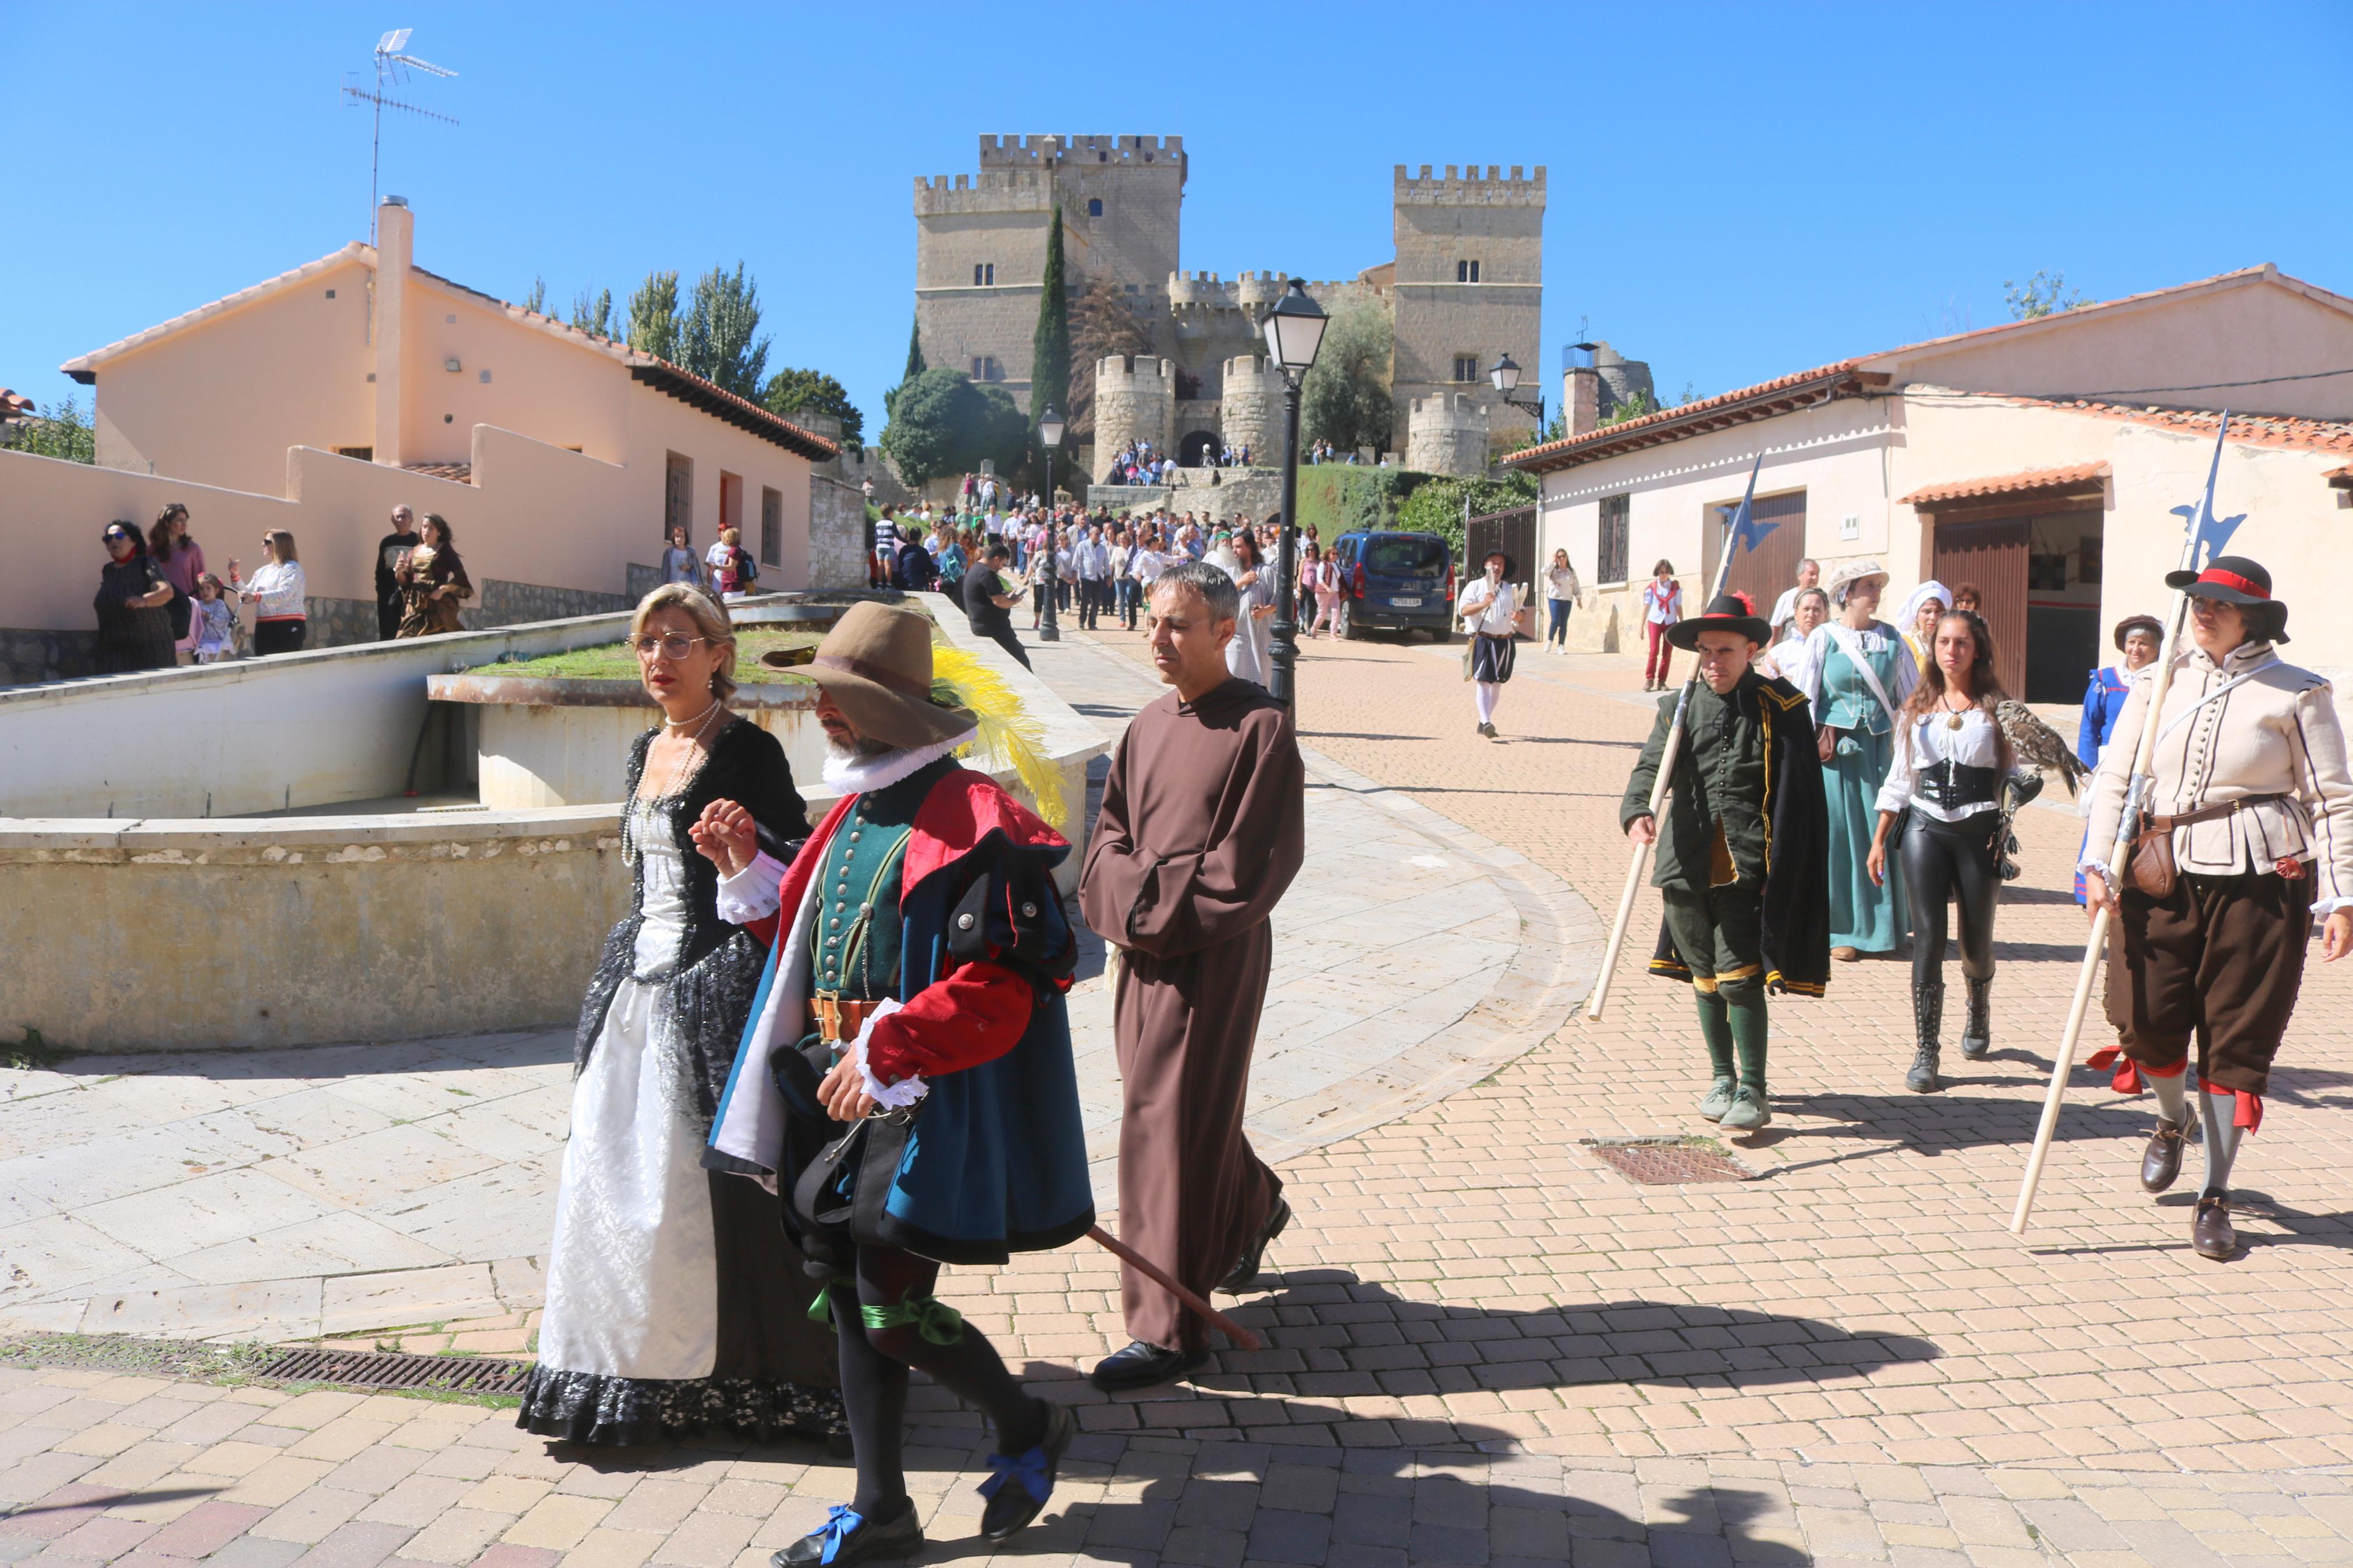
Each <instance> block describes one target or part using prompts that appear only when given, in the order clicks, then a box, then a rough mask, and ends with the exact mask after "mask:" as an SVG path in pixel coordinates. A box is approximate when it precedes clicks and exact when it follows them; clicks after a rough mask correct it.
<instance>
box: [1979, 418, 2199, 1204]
mask: <svg viewBox="0 0 2353 1568" xmlns="http://www.w3.org/2000/svg"><path fill="white" fill-rule="evenodd" d="M2230 427H2231V416H2230V412H2229V410H2227V409H2226V410H2224V411H2223V414H2222V424H2221V428H2220V429H2218V430H2216V431H2215V432H2214V462H2213V466H2212V468H2209V469H2208V470H2207V474H2206V499H2205V500H2204V502H2203V503H2202V504H2200V505H2198V506H2179V507H2175V508H2174V509H2173V510H2174V511H2175V513H2176V514H2177V515H2179V516H2181V517H2184V518H2187V519H2188V520H2189V523H2188V527H2187V528H2186V529H2185V530H2184V532H2185V534H2186V538H2185V539H2184V540H2183V542H2182V546H2181V570H2183V571H2185V572H2195V571H2197V570H2199V566H2200V562H2199V553H2200V548H2201V547H2203V546H2208V545H2211V551H2210V552H2209V556H2210V558H2211V556H2212V555H2217V554H2220V553H2221V550H2222V546H2223V545H2224V544H2225V543H2226V542H2228V541H2229V540H2230V537H2231V532H2232V530H2233V529H2235V528H2237V527H2238V526H2239V524H2240V523H2241V522H2242V521H2244V516H2243V514H2242V515H2241V516H2240V517H2232V518H2225V519H2222V520H2221V521H2216V519H2215V516H2214V480H2215V478H2216V476H2217V475H2218V474H2219V473H2220V471H2221V467H2222V437H2223V434H2224V432H2226V431H2228V430H2229V429H2230ZM2188 620H2189V595H2187V594H2185V593H2182V592H2181V591H2180V590H2179V589H2176V590H2175V591H2174V595H2173V604H2172V606H2171V608H2170V609H2169V610H2168V612H2167V614H2166V617H2165V646H2164V647H2163V649H2162V650H2161V651H2160V652H2159V653H2158V660H2157V668H2156V671H2155V673H2154V675H2153V676H2152V678H2151V680H2150V685H2149V693H2148V706H2147V708H2146V709H2144V710H2142V712H2141V721H2140V737H2139V739H2138V740H2137V741H2136V742H2134V745H2133V763H2132V772H2131V773H2129V774H2127V775H2126V778H2127V779H2128V780H2129V782H2128V783H2127V784H2126V787H2125V802H2124V809H2123V810H2121V811H2120V812H2118V813H2117V814H2116V842H2115V843H2114V844H2113V845H2111V846H2110V847H2109V848H2108V855H2107V866H2108V875H2107V877H2106V878H2105V880H2106V882H2107V884H2108V894H2109V901H2108V902H2107V903H2105V904H2102V905H2101V906H2100V909H2099V912H2098V913H2096V914H2094V916H2093V917H2092V934H2091V937H2090V939H2089V940H2088V941H2086V942H2084V963H2083V967H2082V968H2080V969H2078V970H2077V971H2076V972H2075V996H2074V1000H2073V1002H2071V1003H2070V1004H2069V1005H2068V1007H2067V1028H2066V1033H2065V1034H2064V1035H2063V1036H2062V1037H2060V1041H2059V1052H2058V1059H2057V1060H2056V1061H2054V1062H2052V1064H2051V1087H2050V1089H2048V1090H2047V1091H2046V1092H2045V1093H2044V1094H2043V1097H2042V1123H2041V1125H2039V1126H2038V1127H2036V1128H2035V1130H2034V1147H2033V1148H2032V1149H2031V1150H2029V1151H2028V1152H2027V1156H2026V1174H2025V1176H2024V1178H2023V1179H2022V1180H2021V1181H2020V1183H2019V1185H2018V1206H2017V1208H2016V1209H2014V1210H2012V1211H2011V1213H2010V1234H2011V1235H2013V1236H2023V1235H2024V1234H2026V1216H2027V1215H2028V1214H2029V1213H2031V1211H2032V1209H2033V1207H2034V1193H2035V1189H2036V1188H2037V1187H2039V1186H2040V1185H2041V1184H2042V1164H2043V1162H2044V1161H2045V1160H2047V1159H2049V1158H2050V1156H2051V1139H2052V1134H2053V1133H2054V1132H2056V1131H2058V1128H2059V1108H2060V1106H2061V1105H2062V1104H2063V1103H2064V1101H2065V1100H2066V1098H2067V1075H2068V1074H2069V1073H2071V1072H2073V1070H2074V1068H2075V1050H2076V1047H2078V1046H2079V1045H2080V1044H2081V1043H2082V1040H2083V1036H2084V1014H2085V1012H2086V1011H2088V1010H2089V1008H2090V1006H2091V1002H2092V981H2093V978H2094V976H2095V975H2097V974H2098V973H2099V969H2100V960H2101V958H2102V957H2103V956H2104V955H2105V953H2106V951H2107V942H2108V924H2109V911H2110V910H2112V909H2113V908H2114V907H2115V901H2116V898H2117V897H2119V896H2121V894H2122V893H2123V891H2124V889H2122V888H2121V887H2119V886H2118V885H2117V879H2118V878H2119V877H2120V876H2122V875H2123V872H2124V868H2125V866H2126V860H2127V858H2129V856H2130V854H2131V851H2132V847H2133V840H2134V838H2135V837H2136V836H2137V833H2138V830H2139V827H2140V819H2141V816H2142V814H2143V813H2144V812H2145V811H2146V810H2147V805H2148V796H2149V792H2150V791H2151V790H2152V789H2153V788H2155V787H2156V784H2157V780H2156V778H2155V776H2154V775H2153V774H2152V773H2151V772H2150V769H2151V768H2152V767H2153V766H2154V765H2155V761H2156V757H2157V735H2158V729H2159V727H2160V724H2159V721H2160V720H2161V719H2162V717H2163V715H2164V712H2165V694H2166V691H2167V690H2168V689H2169V688H2170V687H2171V686H2172V684H2173V649H2174V645H2175V644H2176V643H2178V642H2179V641H2180V640H2181V630H2182V627H2183V626H2184V624H2185V623H2186V622H2187V621H2188ZM2094 787H2096V785H2095V786H2094Z"/></svg>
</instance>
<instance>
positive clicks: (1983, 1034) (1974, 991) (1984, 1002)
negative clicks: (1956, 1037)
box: [1961, 974, 1993, 1061]
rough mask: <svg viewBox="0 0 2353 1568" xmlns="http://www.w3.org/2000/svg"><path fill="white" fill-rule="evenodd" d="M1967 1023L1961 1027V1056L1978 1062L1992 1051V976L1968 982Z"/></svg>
mask: <svg viewBox="0 0 2353 1568" xmlns="http://www.w3.org/2000/svg"><path fill="white" fill-rule="evenodd" d="M1967 984H1968V988H1969V1016H1968V1022H1967V1023H1965V1024H1963V1025H1962V1026H1961V1055H1963V1056H1965V1057H1967V1058H1969V1060H1971V1061H1978V1060H1980V1059H1982V1058H1984V1056H1985V1054H1986V1053H1987V1052H1988V1051H1989V1050H1991V1049H1993V1017H1992V1013H1993V976H1992V975H1990V974H1989V975H1987V976H1986V977H1985V978H1984V979H1983V980H1969V981H1968V982H1967Z"/></svg>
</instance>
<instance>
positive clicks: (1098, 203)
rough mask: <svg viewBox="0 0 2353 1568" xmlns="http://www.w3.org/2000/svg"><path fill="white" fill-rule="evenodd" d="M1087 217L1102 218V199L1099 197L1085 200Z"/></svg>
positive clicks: (1090, 197)
mask: <svg viewBox="0 0 2353 1568" xmlns="http://www.w3.org/2000/svg"><path fill="white" fill-rule="evenodd" d="M1087 216H1089V217H1101V216H1103V198H1102V197H1101V196H1089V197H1088V198H1087Z"/></svg>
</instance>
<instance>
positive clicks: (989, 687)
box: [932, 640, 1070, 830]
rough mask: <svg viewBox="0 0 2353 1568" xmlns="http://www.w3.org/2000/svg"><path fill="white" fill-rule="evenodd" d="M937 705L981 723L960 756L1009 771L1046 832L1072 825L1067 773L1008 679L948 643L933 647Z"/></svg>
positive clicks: (933, 694) (933, 679) (939, 643)
mask: <svg viewBox="0 0 2353 1568" xmlns="http://www.w3.org/2000/svg"><path fill="white" fill-rule="evenodd" d="M932 699H933V700H934V701H937V702H950V703H954V704H955V706H956V707H958V708H968V709H970V710H972V714H973V717H974V718H976V719H977V720H979V721H980V733H979V734H977V735H976V736H975V737H974V738H973V742H972V744H971V745H968V746H965V747H964V748H963V749H962V750H960V751H959V752H957V753H956V754H957V755H958V756H960V757H969V756H971V755H973V754H974V753H975V752H978V753H979V754H980V755H982V756H984V757H986V758H987V759H988V760H989V761H990V762H992V763H995V764H997V766H1000V767H1004V766H1010V767H1011V768H1012V769H1013V771H1014V773H1016V774H1017V775H1018V777H1019V778H1020V780H1021V783H1022V785H1023V787H1024V788H1026V789H1028V790H1029V798H1030V799H1032V800H1034V801H1035V802H1037V803H1038V815H1039V816H1041V817H1043V818H1044V819H1045V822H1046V826H1049V827H1052V828H1055V829H1058V830H1059V829H1060V827H1061V826H1062V825H1063V824H1064V823H1066V822H1068V821H1069V820H1070V806H1069V803H1068V802H1066V801H1065V800H1064V799H1063V798H1062V770H1061V769H1060V768H1058V767H1056V766H1055V765H1054V763H1053V760H1052V759H1051V758H1050V757H1048V756H1047V755H1046V751H1045V742H1046V727H1045V726H1044V725H1043V724H1040V723H1039V721H1037V720H1035V719H1032V718H1031V717H1030V716H1029V711H1028V710H1026V709H1024V708H1023V707H1022V705H1021V699H1020V697H1019V696H1018V695H1017V694H1016V693H1015V691H1014V689H1013V688H1012V687H1010V686H1008V685H1007V684H1006V682H1005V678H1004V677H1003V676H1001V675H999V674H997V671H995V670H993V669H991V668H988V666H987V665H986V664H983V663H982V662H981V661H980V660H979V659H978V658H975V657H974V656H973V655H971V654H969V653H966V652H965V650H964V649H962V648H959V647H951V646H949V645H948V644H946V643H944V642H939V641H936V640H935V641H934V643H933V644H932Z"/></svg>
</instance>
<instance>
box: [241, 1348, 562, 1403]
mask: <svg viewBox="0 0 2353 1568" xmlns="http://www.w3.org/2000/svg"><path fill="white" fill-rule="evenodd" d="M531 1365H532V1363H529V1362H527V1361H492V1360H491V1359H489V1358H487V1357H482V1356H449V1355H387V1354H385V1353H384V1352H376V1351H314V1350H297V1351H286V1352H282V1353H280V1354H279V1355H275V1356H272V1357H271V1358H270V1359H269V1361H267V1362H265V1363H262V1365H261V1367H260V1369H259V1375H261V1376H263V1377H274V1378H281V1379H283V1380H285V1381H286V1382H288V1383H328V1384H336V1385H337V1386H339V1387H343V1388H413V1389H433V1390H437V1391H441V1392H448V1393H461V1394H521V1393H522V1384H523V1379H524V1378H525V1377H527V1376H529V1375H530V1373H531Z"/></svg>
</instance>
